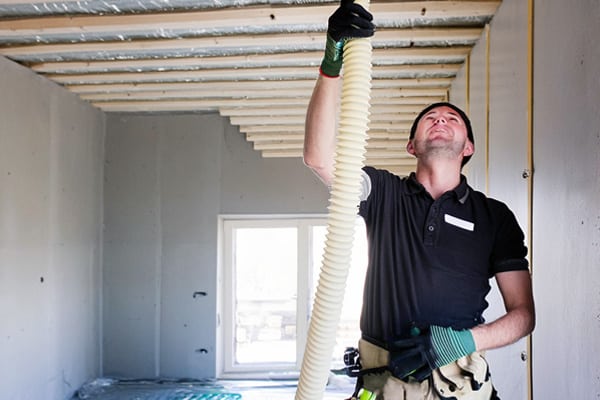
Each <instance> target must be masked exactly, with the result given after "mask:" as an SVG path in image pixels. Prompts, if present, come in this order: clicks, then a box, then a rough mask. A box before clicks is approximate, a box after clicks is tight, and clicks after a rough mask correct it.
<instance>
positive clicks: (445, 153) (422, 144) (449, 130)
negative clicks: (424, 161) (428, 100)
mask: <svg viewBox="0 0 600 400" xmlns="http://www.w3.org/2000/svg"><path fill="white" fill-rule="evenodd" d="M473 150H474V148H473V143H471V141H470V140H469V139H468V137H467V127H466V125H465V122H464V121H463V119H462V118H461V117H460V115H459V114H458V113H457V112H456V111H455V110H453V109H452V108H451V107H447V106H440V107H436V108H434V109H432V110H430V111H428V112H427V113H426V114H425V115H423V117H421V119H420V120H419V122H418V124H417V129H416V131H415V137H414V138H413V139H412V140H411V141H409V143H408V145H407V151H408V152H409V153H410V154H413V155H415V156H416V157H433V156H436V157H446V158H455V159H460V160H462V157H463V156H467V155H471V154H473Z"/></svg>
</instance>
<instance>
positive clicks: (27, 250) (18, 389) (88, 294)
mask: <svg viewBox="0 0 600 400" xmlns="http://www.w3.org/2000/svg"><path fill="white" fill-rule="evenodd" d="M103 141H104V116H103V114H102V113H101V112H99V111H97V110H94V109H93V108H92V107H90V106H88V105H87V104H84V103H82V102H81V101H80V100H78V99H76V98H75V97H74V96H73V95H71V94H69V93H67V92H66V91H64V90H63V89H61V88H59V87H58V86H56V85H54V84H51V83H49V82H48V81H45V80H43V79H41V78H39V77H37V76H35V75H33V74H32V73H31V72H30V71H28V70H25V69H22V68H21V67H19V66H17V65H15V64H13V63H11V62H9V61H7V60H6V59H4V58H0V320H1V321H2V323H1V324H0V397H1V398H2V399H18V400H27V399H40V398H43V399H67V398H70V396H71V395H72V394H73V392H74V391H75V390H76V389H77V388H78V387H79V386H80V385H81V384H82V383H83V382H84V381H86V380H88V379H91V378H93V377H95V376H97V375H98V373H99V371H100V332H101V328H100V292H99V288H100V281H101V262H102V242H101V226H102V206H101V205H102V173H103V145H104V143H103Z"/></svg>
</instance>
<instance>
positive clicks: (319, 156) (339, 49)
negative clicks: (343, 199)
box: [304, 0, 375, 186]
mask: <svg viewBox="0 0 600 400" xmlns="http://www.w3.org/2000/svg"><path fill="white" fill-rule="evenodd" d="M374 32H375V25H374V24H373V15H372V14H371V13H370V12H368V11H367V10H366V9H365V8H363V6H361V5H360V4H356V3H354V0H341V1H340V6H339V7H338V8H337V9H336V10H335V12H334V13H333V14H332V15H331V16H330V17H329V19H328V20H327V40H326V42H325V54H324V56H323V60H322V62H321V67H320V68H319V71H320V75H319V78H318V79H317V83H316V85H315V88H314V90H313V94H312V97H311V99H310V103H309V105H308V111H307V113H306V125H305V134H304V163H305V164H306V165H307V166H308V167H310V168H311V169H312V170H313V171H314V172H315V173H316V174H317V175H318V176H319V178H321V180H322V181H323V182H324V183H325V184H326V185H327V186H331V184H332V182H333V163H334V153H335V134H336V131H337V114H338V104H339V100H340V94H341V93H340V87H341V85H340V78H339V75H340V71H341V69H342V63H343V52H344V51H343V50H344V44H345V43H346V41H348V40H351V39H353V38H366V37H370V36H373V33H374Z"/></svg>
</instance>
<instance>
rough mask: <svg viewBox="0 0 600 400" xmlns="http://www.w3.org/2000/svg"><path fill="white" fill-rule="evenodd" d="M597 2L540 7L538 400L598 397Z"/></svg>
mask: <svg viewBox="0 0 600 400" xmlns="http://www.w3.org/2000/svg"><path fill="white" fill-rule="evenodd" d="M599 22H600V2H598V1H597V0H581V1H577V2H564V1H560V0H545V1H536V9H535V30H534V32H535V48H534V113H533V117H534V120H533V123H534V162H535V174H534V203H533V210H534V214H533V227H534V230H533V241H534V242H533V258H534V269H533V278H534V290H535V294H536V301H537V311H538V324H537V328H536V330H535V332H534V335H533V387H534V390H533V394H534V398H535V399H598V398H600V357H598V354H600V339H599V337H600V335H599V333H600V289H599V288H600V269H599V267H600V106H599V104H600V75H599V74H598V71H600V50H599V49H600V48H599V47H598V37H600V23H599Z"/></svg>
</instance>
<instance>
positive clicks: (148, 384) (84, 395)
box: [72, 376, 354, 400]
mask: <svg viewBox="0 0 600 400" xmlns="http://www.w3.org/2000/svg"><path fill="white" fill-rule="evenodd" d="M296 389H297V381H291V380H269V381H267V380H265V381H233V380H232V381H218V382H216V381H213V380H204V381H201V380H166V379H148V380H143V379H128V380H119V379H113V378H99V379H95V380H93V381H90V382H88V383H86V384H85V385H83V386H82V387H81V388H80V389H79V390H78V391H77V393H76V394H75V396H74V397H73V398H72V400H132V399H135V400H209V399H210V400H294V398H295V395H296ZM353 389H354V381H353V380H352V379H351V378H348V377H345V376H333V377H332V379H330V380H329V382H328V384H327V387H326V388H325V390H324V392H323V397H322V400H343V399H347V398H349V397H350V395H351V394H352V391H353ZM311 400H313V399H311ZM314 400H318V399H314Z"/></svg>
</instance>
